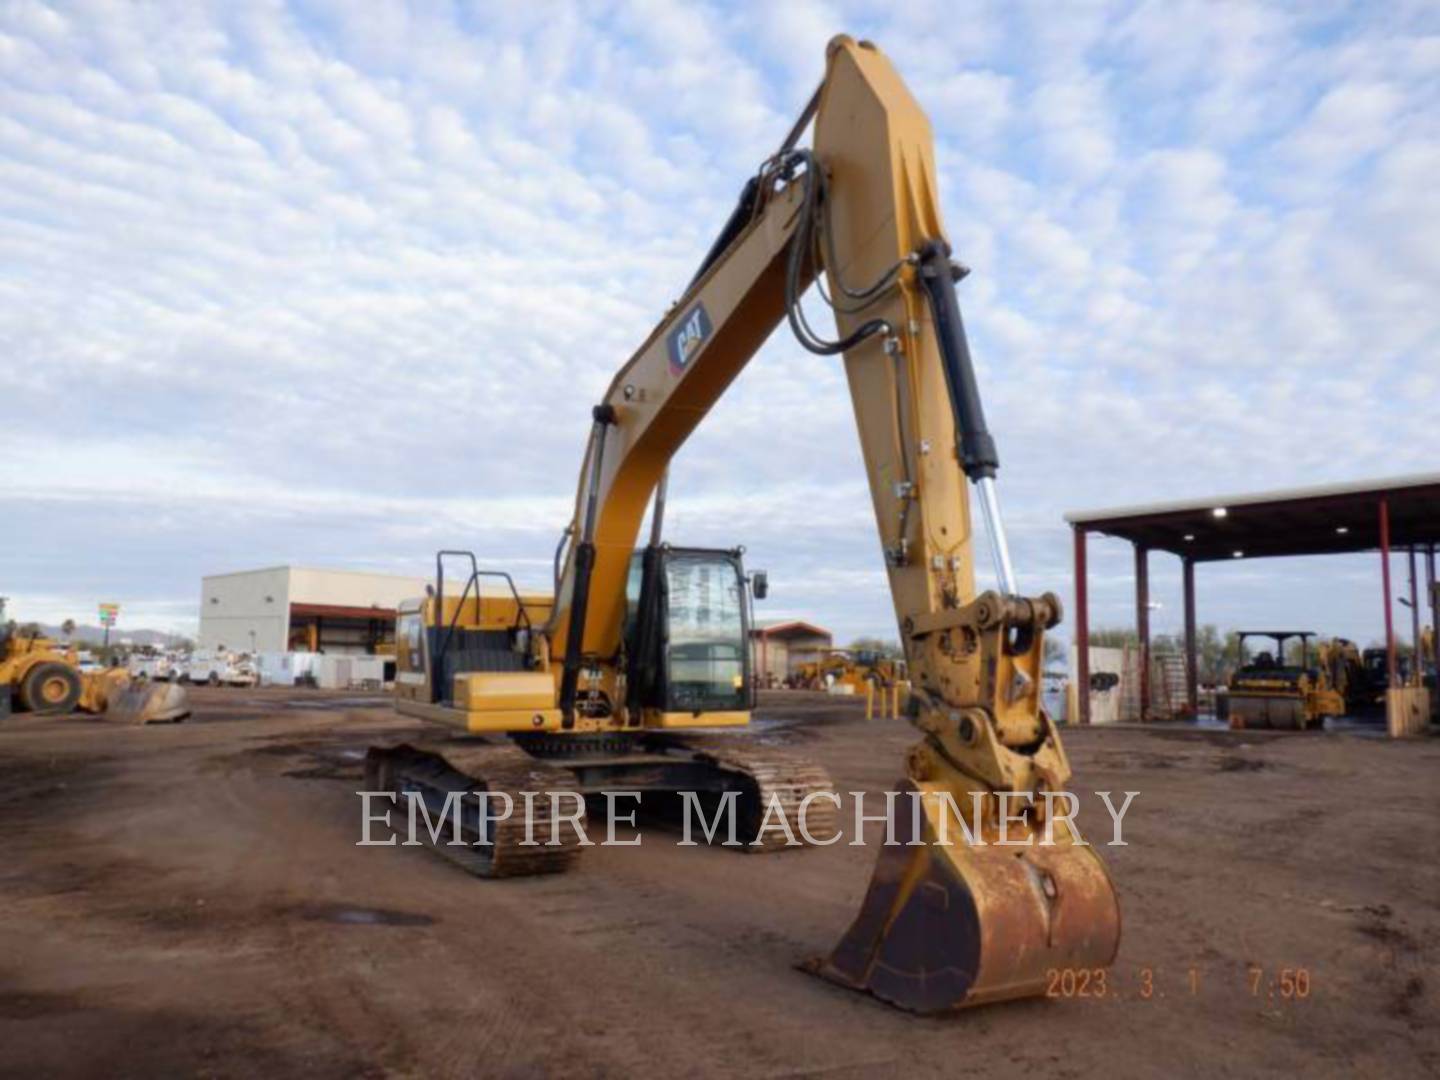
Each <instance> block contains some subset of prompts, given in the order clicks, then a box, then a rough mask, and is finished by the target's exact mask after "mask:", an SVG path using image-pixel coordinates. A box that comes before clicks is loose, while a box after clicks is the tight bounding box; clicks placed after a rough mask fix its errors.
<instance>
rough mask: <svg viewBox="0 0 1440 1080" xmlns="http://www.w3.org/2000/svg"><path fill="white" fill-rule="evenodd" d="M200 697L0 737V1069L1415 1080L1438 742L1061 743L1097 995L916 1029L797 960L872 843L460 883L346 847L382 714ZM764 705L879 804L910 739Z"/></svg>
mask: <svg viewBox="0 0 1440 1080" xmlns="http://www.w3.org/2000/svg"><path fill="white" fill-rule="evenodd" d="M195 697H196V699H197V714H196V716H195V717H194V719H192V720H191V721H190V722H187V723H185V724H183V725H178V726H172V727H150V728H129V727H119V726H115V725H110V724H107V723H105V722H104V721H102V720H97V719H93V718H90V719H86V718H73V719H60V720H56V719H42V718H36V717H28V716H17V717H13V718H11V719H8V720H6V721H4V722H3V723H0V820H3V822H4V839H3V848H0V851H3V858H0V1073H4V1074H7V1075H20V1074H27V1073H44V1074H50V1075H97V1074H102V1073H103V1074H105V1075H108V1076H117V1075H145V1076H150V1075H170V1074H196V1075H215V1076H231V1075H235V1076H254V1075H266V1076H278V1075H285V1076H290V1075H297V1076H298V1075H305V1076H355V1075H390V1074H408V1075H460V1074H468V1075H489V1076H526V1075H534V1074H538V1073H549V1074H559V1075H571V1076H575V1075H584V1076H589V1075H609V1076H634V1075H640V1074H647V1075H648V1074H663V1075H667V1076H689V1075H719V1074H739V1075H746V1076H751V1075H761V1076H809V1075H824V1076H870V1075H882V1074H883V1075H891V1074H895V1073H897V1072H900V1071H901V1070H904V1071H905V1074H906V1075H912V1076H930V1075H935V1076H941V1075H944V1076H954V1075H956V1074H958V1073H961V1072H968V1071H972V1070H977V1069H987V1070H988V1071H998V1072H1000V1073H1001V1074H1002V1075H1003V1074H1014V1073H1016V1072H1018V1071H1020V1070H1026V1071H1027V1072H1032V1074H1034V1075H1044V1076H1047V1077H1052V1076H1107V1077H1119V1076H1146V1075H1154V1074H1160V1073H1163V1074H1165V1075H1203V1076H1251V1075H1255V1074H1257V1073H1267V1072H1273V1073H1286V1074H1290V1073H1299V1072H1302V1071H1303V1072H1304V1073H1306V1074H1307V1075H1310V1076H1324V1075H1337V1076H1338V1075H1355V1074H1362V1075H1380V1074H1382V1072H1383V1073H1384V1074H1387V1075H1435V1074H1436V1073H1437V1071H1440V1025H1437V1024H1436V1023H1435V1022H1434V1012H1435V1008H1436V1005H1437V1000H1440V985H1437V984H1440V975H1437V974H1436V973H1437V971H1440V967H1437V959H1440V906H1437V905H1440V784H1437V776H1440V740H1437V739H1434V738H1430V739H1424V740H1420V741H1414V742H1406V743H1393V742H1387V741H1385V740H1383V739H1379V738H1371V737H1366V736H1365V735H1364V734H1352V733H1347V734H1324V735H1315V734H1311V735H1300V736H1296V735H1265V734H1259V733H1243V734H1242V733H1233V734H1232V733H1230V732H1225V731H1196V730H1191V729H1177V728H1152V729H1146V730H1138V729H1109V730H1106V729H1085V730H1071V731H1068V732H1067V735H1066V738H1067V748H1068V750H1069V753H1070V756H1071V759H1072V763H1073V765H1074V767H1075V771H1076V780H1075V783H1074V787H1075V789H1076V790H1077V791H1079V792H1080V793H1081V794H1082V797H1083V798H1084V799H1085V803H1084V805H1083V808H1082V811H1081V814H1080V819H1079V824H1080V827H1081V829H1082V830H1083V831H1084V832H1085V833H1086V834H1087V836H1089V837H1090V838H1091V839H1092V840H1097V841H1104V840H1107V839H1109V838H1110V824H1109V821H1110V819H1109V817H1108V815H1106V813H1105V812H1104V809H1103V807H1102V806H1101V805H1100V804H1099V803H1098V801H1097V800H1095V798H1094V797H1093V795H1092V794H1090V793H1092V792H1094V791H1096V790H1101V791H1106V790H1108V791H1112V792H1115V793H1117V802H1118V798H1119V796H1118V793H1120V792H1123V791H1138V792H1139V795H1137V796H1136V798H1135V801H1134V803H1133V805H1132V807H1131V809H1130V811H1129V813H1128V815H1127V817H1126V819H1125V831H1124V838H1125V840H1126V841H1127V843H1128V846H1125V847H1110V848H1105V849H1103V850H1104V852H1105V854H1106V857H1107V859H1108V861H1109V865H1110V867H1111V871H1112V873H1113V875H1114V878H1115V880H1116V882H1117V884H1118V887H1119V890H1120V898H1121V904H1122V907H1123V910H1124V930H1123V940H1122V945H1121V950H1120V956H1119V959H1118V961H1117V963H1116V965H1115V968H1114V970H1113V972H1112V973H1111V976H1110V989H1111V990H1112V993H1111V994H1110V995H1109V996H1107V997H1105V998H1103V999H1089V1000H1044V999H1039V1000H1034V1001H1029V1002H1023V1003H1015V1004H1009V1005H1001V1006H992V1007H988V1008H983V1009H977V1010H973V1011H969V1012H966V1013H961V1014H958V1015H955V1016H951V1017H946V1018H943V1019H920V1018H916V1017H914V1016H910V1015H907V1014H904V1013H900V1012H898V1011H896V1010H893V1009H891V1008H889V1007H886V1006H884V1005H881V1004H879V1003H877V1002H875V1001H874V1000H871V999H869V998H866V997H864V996H862V995H859V994H855V993H852V992H849V991H845V990H842V989H839V988H837V987H834V986H831V985H829V984H827V983H824V982H822V981H820V980H818V979H815V978H814V977H812V976H809V975H806V974H803V973H801V972H800V971H798V970H796V968H795V964H796V962H797V961H800V960H803V959H805V958H807V957H810V956H814V955H816V954H819V953H822V952H824V951H826V950H827V949H828V947H829V946H830V945H831V944H833V943H834V941H835V940H836V939H837V937H838V936H839V935H840V933H841V932H842V931H843V930H844V929H845V927H846V926H847V925H848V922H849V920H850V918H851V917H852V915H853V914H854V913H855V911H856V909H857V907H858V904H859V901H860V897H861V895H862V893H863V891H864V889H865V886H866V883H867V881H868V879H869V874H870V869H871V865H872V863H873V860H874V857H875V853H876V850H877V849H875V848H873V847H871V848H852V847H848V846H835V847H829V848H824V849H809V850H804V851H794V852H782V853H779V854H775V855H744V854H739V853H736V852H733V851H726V850H721V849H707V848H681V847H677V846H675V840H676V839H677V837H676V835H675V834H673V833H670V832H667V831H665V830H663V829H660V828H648V829H645V830H644V831H643V833H642V835H643V840H644V842H643V844H642V846H641V847H639V848H598V847H597V848H594V849H591V850H589V851H586V852H585V853H584V857H583V858H582V859H581V862H580V864H579V867H578V868H577V869H576V870H574V871H573V872H571V873H569V874H567V875H564V876H560V877H550V878H539V879H529V880H518V881H500V882H484V881H479V880H476V879H474V878H471V877H469V876H466V875H465V874H463V873H461V872H460V871H459V870H457V869H456V868H454V867H453V866H451V865H450V864H448V863H445V862H443V861H442V860H439V859H437V858H435V856H434V855H432V854H430V853H428V852H426V851H425V850H423V849H413V848H410V849H407V848H390V847H378V848H362V847H356V846H355V841H356V840H357V839H358V838H359V830H360V805H359V804H360V800H359V799H358V798H357V797H356V796H355V795H354V794H353V792H354V790H355V789H356V788H357V787H359V786H360V784H359V781H360V779H361V767H360V758H361V756H362V754H363V752H364V748H365V746H366V745H367V742H368V741H369V740H370V739H371V738H373V737H377V736H385V735H387V734H388V735H394V734H398V733H402V732H404V731H407V730H411V729H413V728H414V727H416V726H417V725H412V724H410V723H409V722H406V721H401V720H398V719H397V718H396V717H395V716H394V715H393V714H392V713H391V712H390V711H389V709H388V707H387V706H386V703H385V701H384V699H382V698H379V697H376V696H373V695H372V696H368V697H366V696H358V695H352V696H350V697H348V698H347V697H336V696H334V695H330V696H326V695H323V694H321V693H319V692H314V691H308V692H307V691H268V690H267V691H240V690H210V689H200V690H198V691H196V692H195ZM761 716H762V718H763V719H764V723H763V724H762V725H761V726H762V728H763V729H764V730H765V731H766V733H767V734H768V736H769V737H772V738H775V739H776V740H779V741H783V742H785V743H788V744H791V745H793V746H794V747H803V748H804V749H805V750H807V751H808V752H810V753H812V754H813V755H814V756H815V757H817V758H818V759H819V760H821V761H822V762H823V763H824V764H825V765H827V766H828V767H829V768H830V770H831V772H832V774H833V776H834V777H835V779H836V781H837V786H839V787H840V788H841V789H843V790H847V791H852V790H868V791H880V790H883V789H885V788H886V787H888V786H889V785H890V784H891V783H892V782H893V781H894V780H895V779H896V778H897V777H898V775H899V773H900V770H901V762H902V761H903V755H904V750H905V748H906V747H907V746H908V744H909V743H910V742H911V741H912V740H913V732H912V731H911V729H910V728H909V727H908V726H907V725H905V724H904V723H903V722H895V721H872V722H870V723H866V722H865V720H864V719H863V714H862V713H861V712H860V711H859V710H858V709H857V708H855V707H854V706H853V705H849V704H846V703H843V702H837V701H835V700H834V699H829V698H826V697H824V696H823V695H806V694H798V693H797V694H785V693H778V694H772V695H767V698H766V701H765V702H764V707H763V709H762V713H761ZM847 831H848V830H847ZM847 838H848V837H847ZM1252 966H1253V967H1258V968H1259V969H1260V971H1261V976H1260V981H1259V984H1258V987H1256V988H1255V990H1254V991H1252V977H1251V975H1250V969H1251V968H1252ZM1302 968H1303V969H1305V971H1306V973H1307V976H1308V979H1309V987H1310V991H1309V994H1308V996H1306V997H1304V998H1303V999H1298V998H1290V999H1288V1000H1287V999H1286V998H1285V996H1284V995H1283V993H1282V992H1281V991H1280V989H1279V987H1280V985H1281V980H1282V975H1281V973H1282V971H1286V970H1293V969H1302ZM1146 970H1148V971H1149V973H1150V974H1149V978H1150V979H1151V980H1152V981H1153V992H1152V993H1151V995H1150V996H1149V998H1148V999H1146V998H1145V997H1143V996H1142V995H1141V984H1142V982H1143V980H1144V979H1145V978H1146V975H1145V972H1146ZM1294 978H1298V976H1296V975H1290V976H1288V977H1287V980H1288V979H1294ZM1287 984H1288V982H1287Z"/></svg>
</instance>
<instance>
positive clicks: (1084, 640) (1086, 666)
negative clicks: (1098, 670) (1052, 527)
mask: <svg viewBox="0 0 1440 1080" xmlns="http://www.w3.org/2000/svg"><path fill="white" fill-rule="evenodd" d="M1088 574H1089V570H1088V568H1087V567H1086V565H1085V530H1084V529H1083V528H1082V527H1081V526H1079V525H1076V526H1075V679H1076V681H1077V682H1078V683H1079V684H1080V685H1079V686H1077V687H1076V688H1075V700H1076V701H1077V702H1078V703H1079V705H1080V715H1079V717H1078V718H1077V719H1078V720H1079V721H1080V723H1082V724H1088V723H1090V588H1089V581H1088V580H1087V575H1088Z"/></svg>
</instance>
